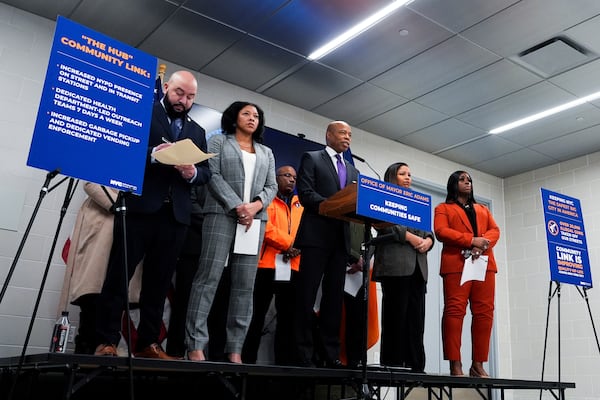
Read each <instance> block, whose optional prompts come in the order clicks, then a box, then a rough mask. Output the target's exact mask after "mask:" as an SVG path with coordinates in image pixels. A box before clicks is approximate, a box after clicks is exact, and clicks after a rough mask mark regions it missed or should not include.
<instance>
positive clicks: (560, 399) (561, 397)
mask: <svg viewBox="0 0 600 400" xmlns="http://www.w3.org/2000/svg"><path fill="white" fill-rule="evenodd" d="M553 283H554V284H556V288H554V290H553V289H552V286H553ZM587 290H588V289H587V288H586V287H584V288H583V289H582V288H580V287H579V286H577V292H578V293H579V294H580V295H581V297H583V299H584V300H585V302H586V304H587V309H588V313H589V316H590V321H591V322H592V329H593V331H594V338H595V339H596V346H597V347H598V352H599V353H600V343H599V342H598V334H597V332H596V326H595V325H594V318H593V316H592V310H591V308H590V303H589V299H588V296H587ZM560 295H561V284H560V282H559V281H550V284H549V288H548V309H547V313H546V333H545V337H544V357H543V359H542V377H541V380H542V381H543V380H544V371H545V367H546V350H547V344H548V322H549V318H550V303H551V301H552V298H553V297H554V296H556V297H557V334H558V338H557V339H558V342H557V343H558V382H559V383H560V382H561V378H562V376H561V372H562V371H561V329H560V317H561V313H560V312H561V309H560ZM554 397H555V398H556V395H554ZM541 398H542V391H541V390H540V400H541ZM557 400H564V392H563V391H559V394H558V398H557Z"/></svg>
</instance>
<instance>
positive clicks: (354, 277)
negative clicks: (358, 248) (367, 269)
mask: <svg viewBox="0 0 600 400" xmlns="http://www.w3.org/2000/svg"><path fill="white" fill-rule="evenodd" d="M362 279H363V276H362V272H361V271H358V272H355V273H353V274H348V273H347V274H346V281H345V282H344V292H346V293H348V294H349V295H350V296H352V297H356V295H357V294H358V291H359V290H360V288H361V287H362V283H363V282H362Z"/></svg>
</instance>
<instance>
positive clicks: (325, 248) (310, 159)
mask: <svg viewBox="0 0 600 400" xmlns="http://www.w3.org/2000/svg"><path fill="white" fill-rule="evenodd" d="M325 139H326V143H327V146H326V147H325V148H324V149H323V150H319V151H310V152H306V153H304V154H303V155H302V160H301V162H300V168H299V170H298V182H297V191H298V196H299V198H300V202H301V203H302V205H303V206H304V214H303V216H302V220H301V222H300V227H299V230H298V234H297V236H296V242H295V243H296V246H297V247H298V248H299V249H300V250H301V251H302V257H301V260H300V271H299V274H298V275H297V285H296V288H297V293H296V315H295V323H296V329H295V332H296V345H297V350H298V365H300V366H306V367H311V366H314V365H315V360H320V361H322V362H324V364H325V366H326V367H332V368H336V367H341V365H342V364H341V362H340V360H339V351H340V338H339V333H340V318H341V312H342V304H343V299H344V280H345V276H346V262H347V261H348V254H349V253H350V232H349V226H348V222H344V221H341V220H338V219H333V218H329V217H325V216H322V215H320V214H319V205H320V204H321V202H322V201H323V200H326V199H327V198H328V197H330V196H331V195H333V194H334V193H336V192H338V191H339V190H341V189H343V188H344V187H345V186H346V185H347V184H350V183H352V181H356V180H357V178H358V171H357V170H356V168H354V166H353V165H352V164H350V163H348V162H346V161H345V160H344V157H343V155H342V153H343V152H344V151H346V150H348V148H349V147H350V142H351V141H352V130H351V128H350V126H349V125H348V124H347V123H346V122H343V121H333V122H331V123H329V125H328V126H327V132H326V134H325ZM321 283H322V296H321V300H320V304H319V311H318V313H317V316H315V313H314V306H315V300H316V297H317V291H318V289H319V285H320V284H321ZM315 318H316V321H315ZM315 322H316V326H317V329H316V334H315V336H316V337H313V327H314V326H315ZM315 341H318V343H315ZM318 347H320V351H321V352H322V354H315V349H316V348H318Z"/></svg>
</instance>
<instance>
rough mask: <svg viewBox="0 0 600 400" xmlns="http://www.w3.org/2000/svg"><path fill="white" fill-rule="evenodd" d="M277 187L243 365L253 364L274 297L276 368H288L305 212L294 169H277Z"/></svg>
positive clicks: (271, 206)
mask: <svg viewBox="0 0 600 400" xmlns="http://www.w3.org/2000/svg"><path fill="white" fill-rule="evenodd" d="M277 185H278V188H279V190H278V191H277V196H276V197H275V199H273V202H272V203H271V204H270V205H269V207H268V208H267V213H268V214H269V220H268V221H267V226H266V229H265V240H264V242H263V246H262V249H261V251H260V260H259V261H258V272H257V273H256V281H255V283H254V310H253V311H254V312H253V314H252V322H251V323H250V329H248V335H247V336H246V342H245V343H244V349H243V351H242V359H243V360H244V362H245V363H251V364H254V363H256V359H257V355H258V348H259V347H260V341H261V338H262V336H263V325H264V324H265V316H266V314H267V311H268V310H269V306H270V304H271V300H272V299H273V296H275V310H276V312H277V328H276V330H275V343H274V348H275V364H278V365H290V364H291V363H292V362H293V360H294V358H293V356H292V355H293V349H294V339H293V338H294V331H293V326H292V325H293V318H294V299H295V297H294V288H293V286H292V282H293V278H292V274H294V273H296V272H297V271H298V267H299V265H300V250H299V249H297V248H296V247H294V240H295V239H296V232H297V231H298V225H299V224H300V217H301V216H302V212H303V211H304V208H303V207H302V206H301V205H300V201H299V200H298V196H297V195H295V194H294V189H295V188H296V170H295V169H294V168H293V167H291V166H289V165H286V166H283V167H280V168H279V169H277Z"/></svg>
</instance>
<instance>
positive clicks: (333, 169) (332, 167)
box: [321, 149, 347, 190]
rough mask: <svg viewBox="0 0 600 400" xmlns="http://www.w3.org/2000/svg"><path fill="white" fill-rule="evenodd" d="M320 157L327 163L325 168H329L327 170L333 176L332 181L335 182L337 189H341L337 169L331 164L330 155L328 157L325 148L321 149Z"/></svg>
mask: <svg viewBox="0 0 600 400" xmlns="http://www.w3.org/2000/svg"><path fill="white" fill-rule="evenodd" d="M321 157H323V162H324V163H325V164H326V165H327V168H329V172H330V173H331V176H332V177H333V181H334V182H336V183H337V188H338V190H339V189H341V186H340V177H339V176H338V174H337V171H336V170H335V167H334V166H333V162H332V161H331V157H329V153H327V150H325V149H323V150H321ZM346 176H347V175H346ZM346 179H347V178H346Z"/></svg>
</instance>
